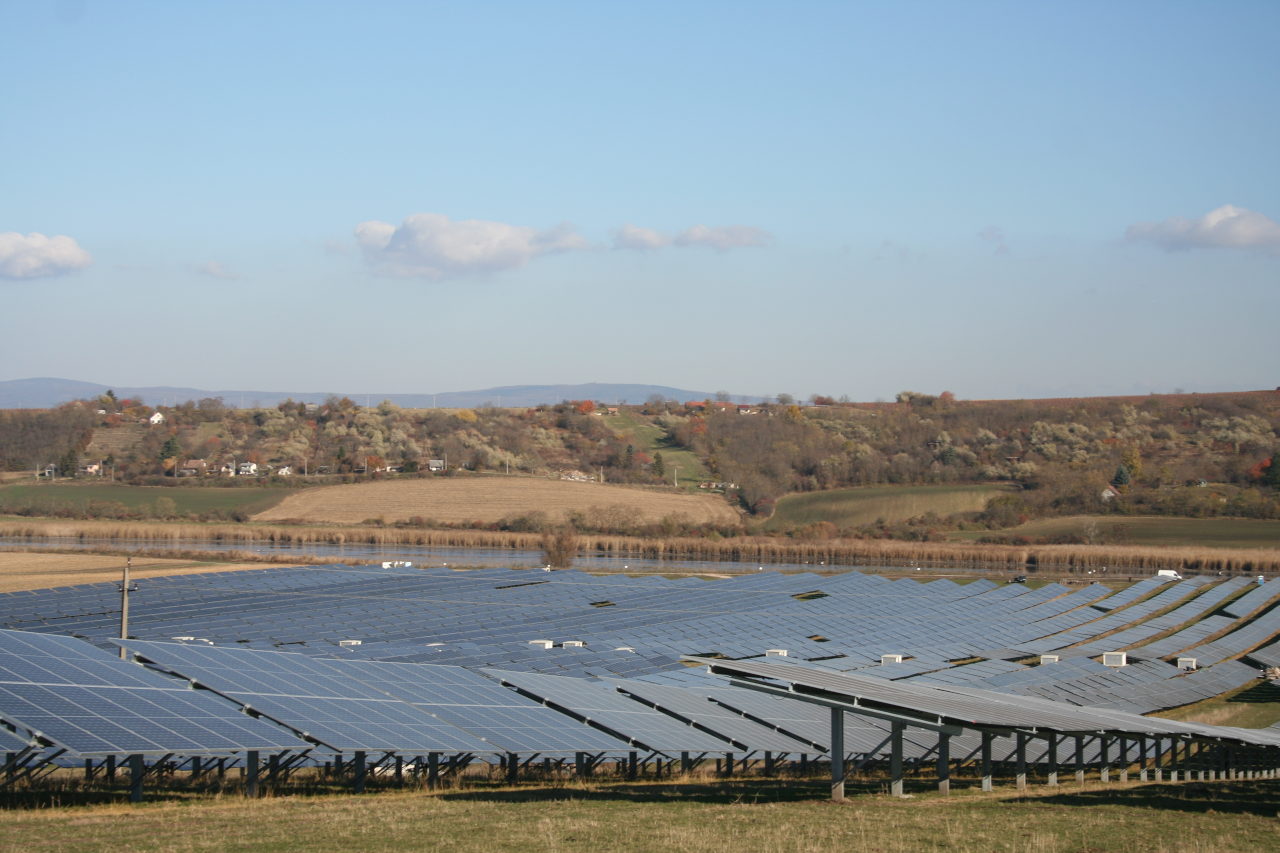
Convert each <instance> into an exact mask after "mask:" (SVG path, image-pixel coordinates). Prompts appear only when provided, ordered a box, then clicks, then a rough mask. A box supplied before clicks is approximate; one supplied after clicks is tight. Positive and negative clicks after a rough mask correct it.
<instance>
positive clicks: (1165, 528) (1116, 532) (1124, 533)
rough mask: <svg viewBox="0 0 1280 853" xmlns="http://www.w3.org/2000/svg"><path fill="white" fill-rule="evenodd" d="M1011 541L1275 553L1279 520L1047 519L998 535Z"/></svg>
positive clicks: (967, 535)
mask: <svg viewBox="0 0 1280 853" xmlns="http://www.w3.org/2000/svg"><path fill="white" fill-rule="evenodd" d="M1000 533H1001V535H1003V536H1007V537H1025V538H1027V539H1029V540H1032V541H1052V540H1054V539H1062V538H1065V537H1074V538H1077V539H1080V540H1082V541H1088V540H1090V539H1092V540H1094V541H1097V542H1107V543H1111V544H1128V545H1178V546H1200V547H1205V548H1275V547H1276V544H1277V543H1280V521H1275V520H1272V519H1251V518H1173V517H1168V516H1117V515H1091V516H1070V517H1065V518H1044V519H1038V520H1036V521H1029V522H1026V523H1025V524H1021V525H1019V526H1017V527H1010V528H1006V529H1004V530H1001V531H1000ZM984 535H987V533H986V532H982V531H972V530H969V531H957V532H954V533H952V534H950V535H949V536H948V538H949V539H954V540H957V541H973V540H976V539H978V538H980V537H982V536H984Z"/></svg>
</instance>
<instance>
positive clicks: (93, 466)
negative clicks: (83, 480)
mask: <svg viewBox="0 0 1280 853" xmlns="http://www.w3.org/2000/svg"><path fill="white" fill-rule="evenodd" d="M76 476H77V477H101V476H102V463H101V462H88V461H85V462H81V463H80V464H79V465H77V466H76Z"/></svg>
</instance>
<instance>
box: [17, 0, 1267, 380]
mask: <svg viewBox="0 0 1280 853" xmlns="http://www.w3.org/2000/svg"><path fill="white" fill-rule="evenodd" d="M1278 33H1280V4H1278V3H1275V2H1273V0H1258V1H1257V2H1247V0H1241V2H1224V3H1207V2H1178V0H1161V2H1140V1H1139V0H1132V1H1131V2H1118V3H1117V2H1114V0H1108V2H1089V0H1072V2H1062V3H1049V2H1045V3H1025V2H1008V3H1003V2H981V0H976V2H972V3H955V2H902V3H888V2H797V3H778V2H754V1H753V0H737V2H710V0H707V2H697V0H694V2H689V0H683V2H663V0H651V1H650V2H645V3H610V2H606V3H601V2H598V0H596V2H551V0H547V2H478V3H463V2H450V3H431V2H404V3H399V2H378V0H368V2H360V3H355V2H346V3H324V2H306V3H302V2H286V0H275V2H271V3H261V2H243V3H241V2H217V3H213V2H192V3H173V2H155V3H147V2H132V0H113V2H103V1H100V0H83V2H75V0H62V1H61V2H41V3H29V2H18V0H0V103H3V105H4V106H3V109H0V305H2V306H3V309H0V380H3V379H21V378H29V377H40V376H49V377H60V378H67V379H78V380H85V381H91V382H101V383H104V384H108V385H112V384H114V385H121V386H147V385H171V386H184V387H195V388H205V389H229V388H239V389H257V390H291V391H298V392H341V393H374V394H377V393H443V392H447V391H460V390H470V389H480V388H488V387H493V386H499V385H521V384H561V383H565V384H572V383H580V382H584V383H585V382H608V383H626V382H635V383H652V384H661V385H670V386H675V387H680V388H688V389H697V390H706V391H720V390H724V391H729V392H731V393H734V394H748V395H760V396H765V395H776V394H779V393H787V394H791V395H792V396H794V397H797V398H802V399H803V398H807V397H808V396H810V395H812V394H823V395H830V396H834V397H839V396H842V395H843V396H848V397H849V398H851V399H854V400H876V399H892V398H893V396H894V395H895V394H896V393H897V392H899V391H903V390H914V391H918V392H922V393H940V392H941V391H944V390H948V391H951V392H952V393H954V394H955V395H956V396H957V397H958V398H960V399H988V398H1019V397H1050V396H1082V395H1104V394H1146V393H1167V392H1172V391H1177V390H1185V391H1204V392H1208V391H1228V390H1243V389H1259V388H1272V387H1275V386H1277V385H1278V384H1280V337H1278V336H1277V332H1276V330H1277V319H1278V318H1280V153H1278V152H1280V85H1278V84H1280V50H1277V49H1276V42H1277V34H1278Z"/></svg>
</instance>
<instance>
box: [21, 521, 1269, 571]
mask: <svg viewBox="0 0 1280 853" xmlns="http://www.w3.org/2000/svg"><path fill="white" fill-rule="evenodd" d="M0 536H4V537H7V538H11V539H12V538H28V539H49V538H61V537H66V538H75V539H80V540H94V539H103V540H110V541H113V542H124V541H133V542H146V543H148V544H149V545H150V544H156V545H163V543H166V542H169V543H173V545H172V547H173V548H174V549H175V550H176V549H192V545H191V544H188V543H198V542H216V543H219V544H222V545H226V544H240V543H243V544H245V545H246V546H247V545H250V544H252V543H262V542H270V543H278V544H287V545H294V546H303V547H305V546H307V545H317V546H325V545H344V544H346V545H386V546H394V545H413V546H418V547H426V548H432V547H436V548H505V549H511V550H517V551H541V550H542V549H543V545H544V541H543V537H542V535H541V534H540V533H535V532H527V533H521V532H512V531H491V530H449V529H446V530H419V529H406V528H387V527H374V526H342V527H338V526H302V525H299V526H283V525H272V526H258V525H242V524H183V523H159V522H136V523H129V522H115V521H36V520H24V521H17V522H0ZM577 539H578V553H580V554H600V555H607V556H618V557H639V558H648V559H673V560H675V559H685V560H708V561H724V562H740V563H752V562H754V563H759V564H761V565H764V564H770V563H808V564H811V565H817V564H825V565H843V566H855V565H862V566H912V565H918V566H954V567H962V568H993V569H1011V570H1031V571H1035V570H1036V569H1039V568H1045V569H1054V570H1065V571H1087V570H1093V571H1095V572H1096V571H1099V570H1104V569H1105V570H1114V571H1118V572H1124V571H1129V570H1145V571H1154V570H1156V569H1178V570H1186V571H1190V572H1228V573H1254V572H1276V571H1280V548H1205V547H1190V546H1185V547H1181V546H1180V547H1158V546H1143V545H998V544H984V543H961V542H902V541H896V540H885V539H830V540H824V541H813V542H798V541H795V540H790V539H777V538H770V537H767V536H739V537H731V538H722V539H703V538H697V537H670V538H651V539H646V538H640V537H634V536H612V535H592V534H582V533H579V534H578V535H577Z"/></svg>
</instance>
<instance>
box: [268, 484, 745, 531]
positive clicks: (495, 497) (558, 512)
mask: <svg viewBox="0 0 1280 853" xmlns="http://www.w3.org/2000/svg"><path fill="white" fill-rule="evenodd" d="M535 511H538V512H543V513H546V514H547V515H548V516H550V517H551V518H563V517H564V516H565V514H566V513H569V512H575V511H576V512H582V513H593V512H597V513H598V512H604V513H607V514H610V515H616V514H618V513H625V515H624V516H623V517H624V518H626V519H628V520H633V521H634V520H644V521H657V520H659V519H661V518H663V517H664V516H679V517H682V518H683V519H685V520H687V521H690V522H693V523H697V524H732V523H734V522H736V521H737V520H738V515H737V513H736V512H735V511H734V510H733V509H732V508H731V507H730V506H729V505H728V504H727V503H725V501H724V499H723V498H720V497H714V496H712V495H682V494H672V493H669V492H659V491H650V490H646V489H633V488H628V487H626V486H610V485H602V484H599V483H578V482H573V481H569V480H539V479H533V478H517V477H465V478H464V477H449V478H445V477H440V478H435V479H421V480H393V481H385V482H376V483H353V484H351V485H347V486H321V487H318V488H314V489H304V490H302V491H300V492H297V493H295V494H292V495H290V496H289V497H287V498H285V499H284V500H283V501H281V502H280V503H279V504H277V505H276V506H274V507H272V508H271V509H268V510H266V511H264V512H260V513H258V514H257V515H255V516H254V517H253V519H254V521H275V522H279V521H286V520H297V521H315V522H331V523H337V524H357V523H359V522H362V521H366V520H368V519H374V518H380V519H382V520H383V521H386V522H394V521H403V520H406V519H409V518H413V517H415V516H418V517H421V518H429V519H434V520H436V521H443V522H454V523H457V522H467V521H484V522H490V521H500V520H501V519H503V518H508V517H515V516H521V515H528V514H529V513H531V512H535Z"/></svg>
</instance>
